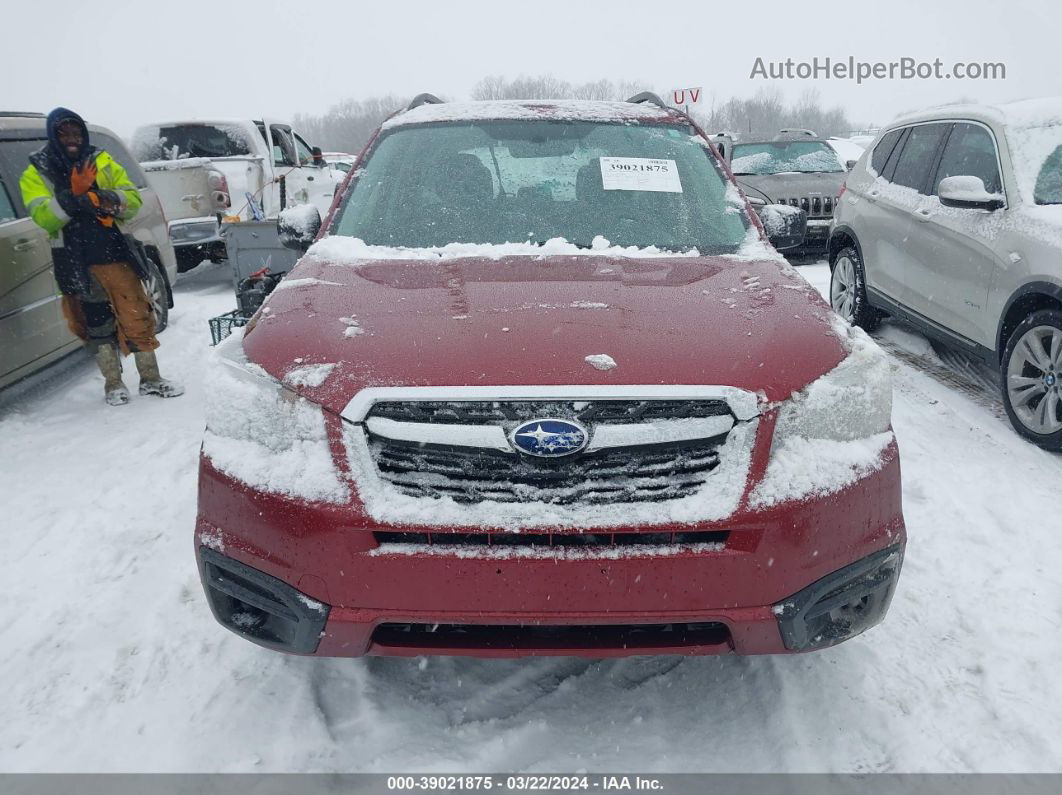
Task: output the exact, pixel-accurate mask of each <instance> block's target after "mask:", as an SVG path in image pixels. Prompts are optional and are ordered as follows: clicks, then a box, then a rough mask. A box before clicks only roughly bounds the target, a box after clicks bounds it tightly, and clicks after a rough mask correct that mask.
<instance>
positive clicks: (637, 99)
mask: <svg viewBox="0 0 1062 795" xmlns="http://www.w3.org/2000/svg"><path fill="white" fill-rule="evenodd" d="M627 101H628V102H633V103H635V104H639V103H642V102H648V103H649V104H650V105H657V106H659V107H661V108H663V109H664V110H674V108H673V107H671V106H670V105H667V104H665V103H664V100H662V99H660V97H658V96H657V95H656V94H654V93H653V92H652V91H643V92H642V93H640V94H635V95H634V96H633V97H631V98H630V99H628V100H627Z"/></svg>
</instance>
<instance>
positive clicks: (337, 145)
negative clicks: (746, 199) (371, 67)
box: [295, 74, 856, 153]
mask: <svg viewBox="0 0 1062 795" xmlns="http://www.w3.org/2000/svg"><path fill="white" fill-rule="evenodd" d="M645 90H652V88H651V87H649V86H648V85H647V84H646V83H644V82H640V81H630V80H627V81H620V82H613V81H612V80H609V79H606V78H602V79H601V80H596V81H591V82H587V83H569V82H568V81H566V80H561V79H559V78H556V77H554V76H553V75H548V74H547V75H538V76H531V77H528V76H524V75H521V76H519V77H517V78H515V79H512V80H510V79H508V78H506V77H504V76H502V75H489V76H487V77H484V78H483V79H482V80H480V81H479V82H478V83H476V84H475V86H473V87H472V92H471V94H472V98H473V99H477V100H489V99H586V100H624V99H627V98H629V97H631V96H633V95H634V94H637V93H639V92H641V91H645ZM657 93H660V92H659V91H657ZM660 95H661V96H666V94H660ZM406 102H407V100H404V99H402V98H401V97H396V96H394V95H391V94H388V95H385V96H377V97H369V98H368V99H363V100H355V99H346V100H343V101H342V102H339V103H337V104H335V105H333V106H332V107H331V108H329V109H328V111H327V112H325V113H324V114H323V115H320V116H314V115H304V114H300V115H297V116H296V117H295V123H296V124H297V126H298V127H299V129H300V130H302V132H303V134H304V135H305V136H306V138H307V140H309V141H311V142H312V143H313V144H315V145H317V146H320V147H321V148H323V149H327V150H334V151H342V152H355V153H356V152H359V151H361V148H362V147H363V146H364V145H365V142H366V141H368V139H369V136H370V135H372V132H373V130H375V129H376V127H378V126H379V125H380V123H381V122H382V121H383V120H384V119H386V118H387V117H388V116H390V115H391V114H392V113H394V112H395V111H396V110H399V109H400V108H402V107H404V106H405V105H406ZM693 116H694V118H695V119H697V120H698V122H699V123H700V124H701V125H702V126H703V127H704V129H705V130H707V131H708V132H709V133H715V132H721V131H724V130H725V131H729V132H734V133H738V134H740V135H743V136H745V137H749V136H750V135H751V136H765V137H767V136H773V135H774V134H775V133H777V132H778V130H780V129H782V128H783V127H800V128H806V129H811V130H814V131H816V132H817V133H819V135H823V136H829V135H844V134H845V133H847V132H848V131H849V130H851V129H854V128H855V127H856V125H853V124H852V123H851V122H850V121H849V119H848V117H847V115H846V114H845V112H844V110H843V109H842V108H840V107H835V108H829V109H826V108H823V107H822V104H821V102H820V98H819V94H818V92H817V91H815V90H814V89H810V90H808V91H805V92H804V93H803V94H801V95H800V97H798V98H797V100H796V101H795V102H794V103H793V104H792V105H787V104H786V101H785V97H784V96H783V95H782V92H781V91H780V90H779V89H777V88H762V89H760V90H759V91H757V92H756V94H755V95H754V96H752V97H746V98H741V97H731V98H730V99H728V100H726V101H725V102H720V101H719V100H718V99H717V98H716V96H715V94H712V95H711V104H710V105H707V106H701V108H698V106H694V107H693Z"/></svg>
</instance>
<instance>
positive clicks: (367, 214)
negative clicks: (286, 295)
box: [331, 120, 748, 254]
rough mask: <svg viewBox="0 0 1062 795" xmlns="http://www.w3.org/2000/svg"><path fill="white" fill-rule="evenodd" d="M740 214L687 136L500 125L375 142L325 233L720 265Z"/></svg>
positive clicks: (586, 125)
mask: <svg viewBox="0 0 1062 795" xmlns="http://www.w3.org/2000/svg"><path fill="white" fill-rule="evenodd" d="M747 223H748V221H747V219H746V217H745V214H744V212H743V211H742V210H741V209H740V208H738V207H736V206H735V205H734V204H732V203H728V200H727V182H726V181H725V179H724V178H723V176H722V174H721V173H720V171H719V170H718V169H717V168H716V166H715V163H714V161H713V159H712V157H711V155H710V153H709V151H708V150H707V149H706V148H705V147H704V146H702V145H701V144H700V143H698V142H697V140H696V139H694V138H692V137H691V136H690V134H689V128H687V127H681V128H679V127H660V126H648V125H646V126H639V125H629V124H616V123H596V122H585V121H583V122H578V121H563V122H558V121H541V120H529V121H524V120H511V121H492V122H476V123H467V124H460V123H443V124H426V125H418V126H412V127H404V128H398V129H396V130H395V131H394V132H386V133H385V134H384V136H383V137H382V138H381V139H380V141H379V143H378V144H377V146H376V148H375V150H374V151H373V152H372V154H371V155H370V157H369V159H368V161H367V163H366V165H365V167H364V171H363V173H361V174H360V175H359V177H358V179H357V181H356V183H355V185H354V188H353V190H352V191H351V192H350V195H349V196H348V198H347V201H346V203H345V204H344V205H343V207H342V209H341V211H340V214H339V216H338V219H337V220H336V222H335V224H334V225H333V227H332V230H331V233H332V234H334V235H344V236H349V237H355V238H360V239H361V240H363V241H365V242H366V243H369V244H374V245H382V246H395V247H405V248H430V247H436V246H445V245H447V244H448V243H477V244H481V243H486V244H502V243H527V242H530V243H544V242H545V241H547V240H551V239H556V238H563V239H565V240H567V241H568V242H570V243H573V244H575V245H577V246H579V247H585V248H590V247H591V243H592V241H594V239H595V238H599V237H600V238H604V239H606V240H607V241H609V242H610V243H611V244H613V245H619V246H637V247H649V246H656V247H658V248H662V249H666V250H669V251H676V252H678V251H689V250H692V249H696V250H697V251H698V252H700V253H702V254H704V253H731V252H734V251H736V250H737V249H738V247H739V246H740V244H741V243H742V241H743V240H744V238H745V233H746V228H747Z"/></svg>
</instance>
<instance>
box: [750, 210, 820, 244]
mask: <svg viewBox="0 0 1062 795" xmlns="http://www.w3.org/2000/svg"><path fill="white" fill-rule="evenodd" d="M757 212H758V213H759V216H760V221H762V222H763V229H764V231H766V232H767V238H768V239H769V240H770V241H771V245H772V246H774V247H775V248H776V249H778V250H779V251H782V250H784V249H787V248H796V247H797V246H799V245H800V244H801V243H803V242H804V235H805V234H807V231H808V214H807V213H806V212H804V211H803V210H801V209H800V208H799V207H790V206H789V205H788V204H765V205H764V206H763V207H760V208H758V209H757Z"/></svg>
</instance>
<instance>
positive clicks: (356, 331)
mask: <svg viewBox="0 0 1062 795" xmlns="http://www.w3.org/2000/svg"><path fill="white" fill-rule="evenodd" d="M339 322H340V323H342V324H343V325H344V326H346V328H345V329H343V336H344V337H346V338H347V339H350V338H351V337H360V336H361V335H362V334H364V333H365V329H363V328H362V327H361V323H359V322H358V319H357V318H356V317H341V318H339Z"/></svg>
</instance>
